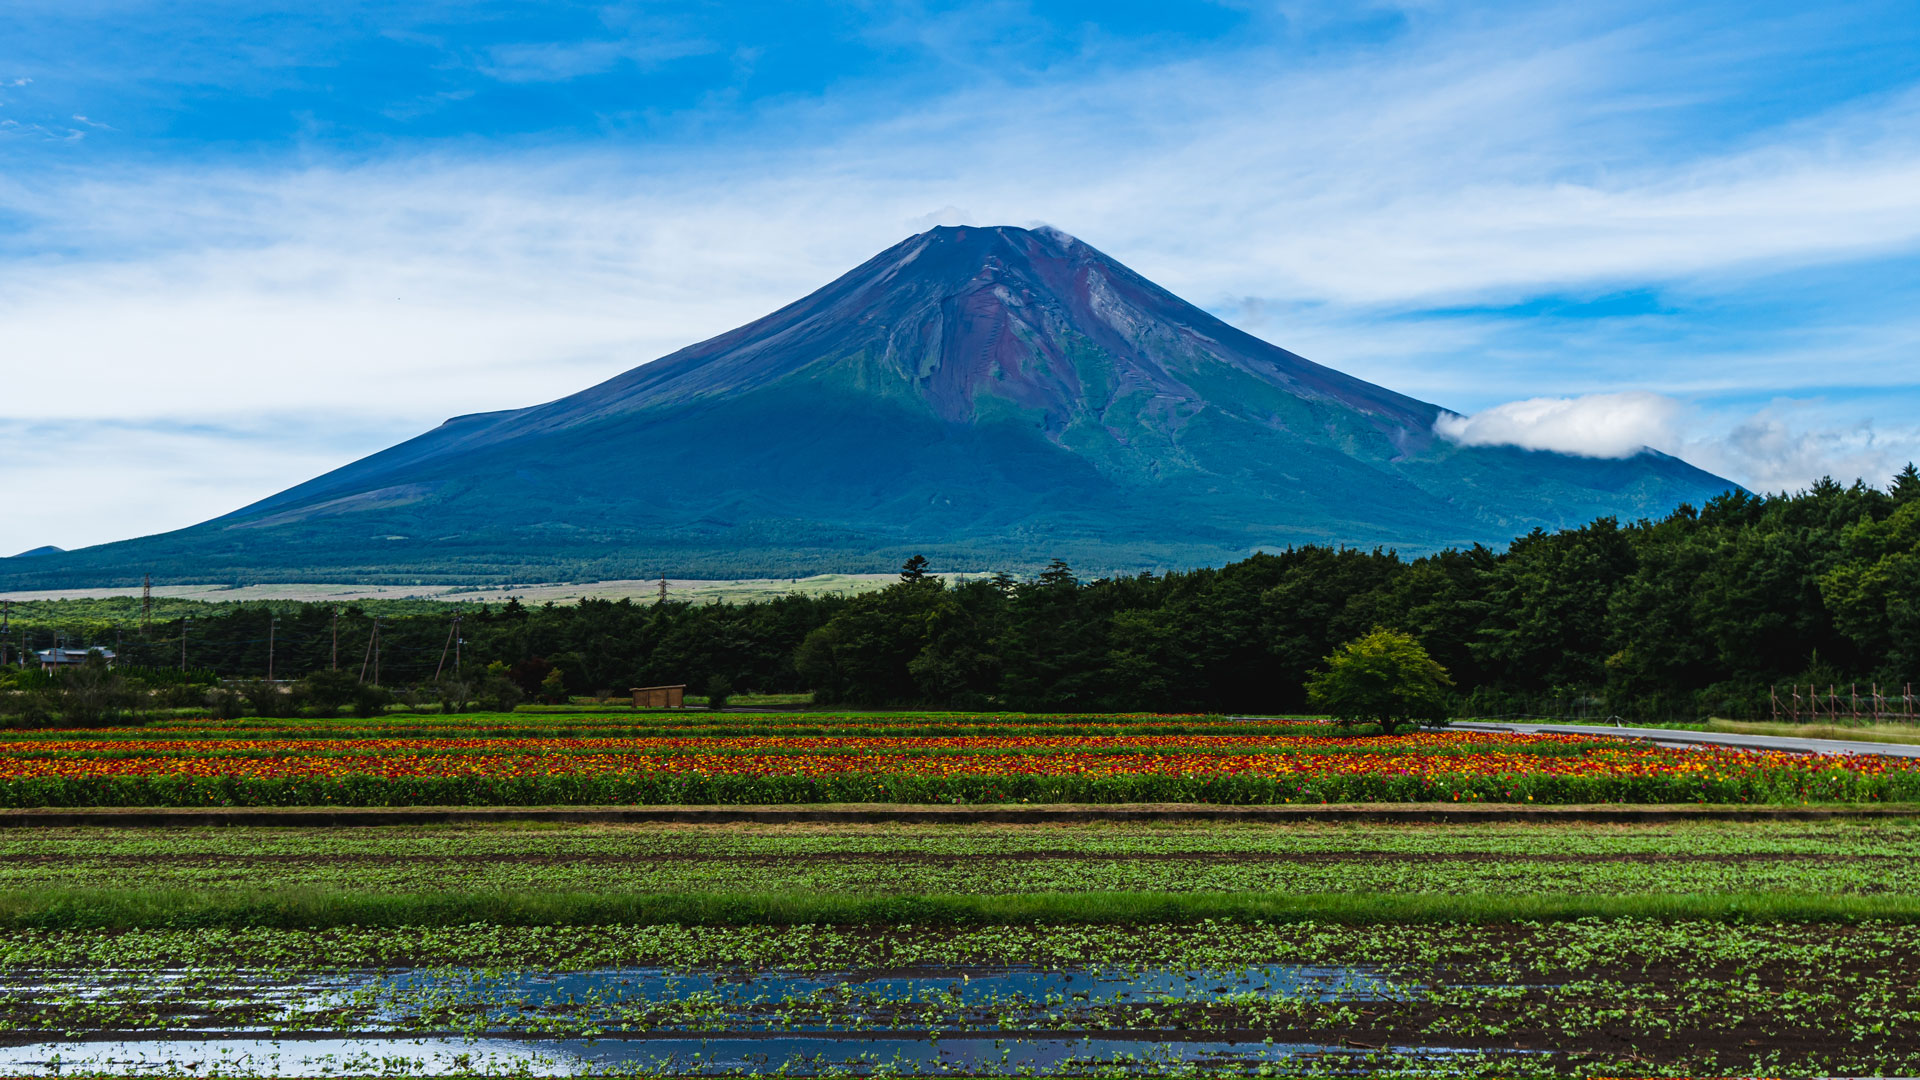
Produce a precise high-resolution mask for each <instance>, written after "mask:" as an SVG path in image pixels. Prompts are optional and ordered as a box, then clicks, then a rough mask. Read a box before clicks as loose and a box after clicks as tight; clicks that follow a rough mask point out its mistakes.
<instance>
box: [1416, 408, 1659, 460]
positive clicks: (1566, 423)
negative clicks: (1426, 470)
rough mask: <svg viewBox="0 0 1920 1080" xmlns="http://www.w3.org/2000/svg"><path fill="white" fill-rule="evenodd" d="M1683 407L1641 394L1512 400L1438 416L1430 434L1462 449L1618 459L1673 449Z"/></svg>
mask: <svg viewBox="0 0 1920 1080" xmlns="http://www.w3.org/2000/svg"><path fill="white" fill-rule="evenodd" d="M1684 411H1685V406H1683V405H1682V404H1681V403H1680V402H1678V401H1675V400H1674V399H1672V398H1669V397H1662V396H1661V395H1659V394H1650V393H1647V392H1645V391H1628V392H1626V393H1620V394H1588V395H1586V396H1584V397H1577V398H1528V399H1527V400H1525V401H1510V402H1508V403H1506V404H1505V405H1496V406H1494V407H1493V408H1491V409H1486V410H1484V411H1481V412H1477V413H1474V414H1473V415H1472V416H1457V415H1455V414H1453V413H1442V414H1441V416H1440V418H1439V419H1438V420H1436V421H1435V422H1434V425H1433V426H1434V430H1435V431H1437V432H1439V433H1440V434H1441V435H1443V436H1445V437H1446V438H1448V439H1452V440H1453V441H1454V442H1457V443H1460V444H1462V445H1465V446H1524V447H1526V448H1527V449H1529V450H1553V451H1557V452H1559V453H1562V454H1579V455H1581V456H1583V457H1603V458H1622V457H1629V456H1631V455H1633V454H1637V453H1639V452H1640V451H1642V450H1644V449H1646V448H1647V447H1649V446H1652V447H1656V448H1658V447H1665V446H1671V445H1673V444H1674V442H1675V441H1676V438H1677V435H1678V433H1679V429H1680V424H1679V421H1680V418H1681V416H1682V414H1683V413H1684Z"/></svg>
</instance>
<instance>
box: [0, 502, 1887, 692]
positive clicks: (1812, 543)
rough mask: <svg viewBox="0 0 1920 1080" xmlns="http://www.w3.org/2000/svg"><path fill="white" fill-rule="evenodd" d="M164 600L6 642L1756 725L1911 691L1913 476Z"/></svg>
mask: <svg viewBox="0 0 1920 1080" xmlns="http://www.w3.org/2000/svg"><path fill="white" fill-rule="evenodd" d="M118 610H119V611H120V612H121V614H122V615H123V616H124V613H125V610H126V609H125V608H124V607H123V608H121V609H118ZM174 610H177V611H179V612H180V613H179V614H174V615H173V617H171V618H156V619H155V620H154V621H153V622H152V624H151V626H150V627H149V628H147V629H146V630H145V632H144V633H143V632H142V630H141V628H140V626H139V623H138V620H137V619H134V620H131V621H129V620H128V619H126V618H124V617H120V618H117V619H112V620H109V619H105V618H102V617H99V616H97V615H96V616H94V617H87V616H85V615H82V614H76V613H75V609H74V608H72V607H71V606H68V607H65V608H62V607H61V605H57V604H56V605H48V606H43V607H41V608H38V609H37V608H36V606H35V605H31V604H17V605H15V608H14V612H13V620H12V626H11V633H10V634H9V635H8V638H9V640H8V642H7V645H8V648H9V649H10V650H11V651H12V654H13V655H14V656H18V655H19V652H18V651H19V649H20V648H21V647H23V646H27V647H34V648H45V647H47V646H50V645H52V644H54V643H55V641H57V640H62V641H66V642H68V643H71V644H76V645H95V646H100V647H104V648H115V647H116V646H117V647H118V650H119V655H120V659H121V662H122V664H123V666H124V667H126V669H127V670H129V671H132V672H135V673H138V672H140V671H142V670H145V671H147V672H149V673H150V675H151V676H152V677H154V678H156V679H158V680H159V681H168V680H175V681H177V680H179V679H180V678H182V675H181V674H180V672H187V673H189V674H188V676H187V677H189V678H201V679H205V678H212V677H214V676H218V677H221V678H226V679H255V680H257V679H261V678H263V677H265V676H266V675H267V674H268V673H269V669H270V667H271V672H272V674H273V675H274V677H275V678H277V679H281V680H287V679H294V678H298V677H301V676H303V675H306V674H309V673H312V672H316V671H323V670H327V671H331V670H335V669H338V670H342V671H346V672H349V673H351V674H352V675H353V677H354V678H355V679H356V681H364V682H369V683H374V682H377V683H380V684H383V685H386V686H389V687H394V688H396V689H397V688H402V687H408V686H418V685H419V684H423V683H431V682H433V681H435V680H436V679H440V680H444V679H447V678H449V677H475V676H477V675H478V673H480V672H481V671H483V670H484V669H486V667H487V666H488V665H499V666H497V667H495V668H494V671H495V672H496V673H500V672H503V671H504V672H506V673H507V674H508V676H509V677H510V678H511V679H513V681H515V682H516V683H518V684H520V685H521V687H522V689H523V690H524V691H525V692H527V693H528V694H539V693H541V690H542V687H545V688H546V689H547V690H548V691H551V690H552V689H553V688H554V687H556V686H559V685H564V687H565V688H566V690H567V692H569V693H572V694H583V695H587V694H591V695H609V694H617V693H621V692H624V690H625V689H626V688H627V687H630V686H645V685H656V684H664V683H685V684H688V685H689V686H690V687H691V688H692V692H693V693H696V694H698V693H701V692H703V691H708V690H713V691H717V692H718V693H720V694H721V695H723V696H724V695H725V694H726V693H727V692H729V691H732V692H736V693H739V692H747V691H756V692H763V693H774V692H790V691H809V690H810V691H813V692H814V694H815V702H816V703H817V704H823V705H853V706H869V707H879V706H918V707H942V706H945V707H954V708H968V709H976V708H996V709H1019V710H1024V711H1056V710H1072V711H1208V712H1213V711H1220V712H1284V711H1294V710H1299V709H1302V708H1303V707H1304V705H1305V697H1304V690H1303V687H1304V684H1305V682H1306V680H1307V678H1308V677H1309V675H1310V674H1311V673H1312V672H1313V671H1314V670H1315V669H1316V668H1317V667H1318V666H1319V665H1320V664H1321V663H1322V661H1323V658H1325V657H1326V656H1327V655H1328V653H1330V652H1331V651H1332V650H1333V649H1334V648H1335V647H1337V646H1339V645H1340V644H1341V643H1343V642H1346V641H1349V640H1351V639H1353V638H1356V637H1358V636H1360V635H1362V634H1365V633H1367V632H1368V631H1369V630H1371V629H1373V628H1375V627H1386V628H1389V629H1396V630H1401V631H1404V632H1406V633H1409V634H1411V635H1413V636H1414V637H1416V638H1417V639H1418V640H1419V641H1420V642H1421V644H1422V645H1424V646H1425V648H1426V649H1427V651H1428V652H1429V653H1430V654H1431V655H1432V656H1433V657H1434V658H1435V659H1437V660H1438V661H1439V662H1440V663H1441V664H1443V665H1445V667H1446V668H1447V670H1448V672H1449V673H1450V674H1451V676H1452V679H1453V682H1454V685H1455V692H1456V693H1457V695H1458V700H1457V701H1456V702H1455V711H1456V714H1457V715H1478V716H1508V715H1522V714H1531V715H1545V716H1619V717H1621V718H1624V719H1642V720H1654V719H1691V718H1695V717H1698V716H1706V715H1714V716H1722V717H1729V718H1750V717H1757V716H1763V715H1765V714H1766V713H1767V711H1768V695H1769V689H1770V687H1772V686H1774V685H1776V684H1782V683H1788V682H1798V683H1815V684H1820V685H1823V686H1824V685H1827V684H1837V685H1840V686H1842V687H1845V686H1847V685H1848V684H1852V683H1858V684H1860V685H1861V686H1862V687H1865V686H1866V685H1868V684H1870V683H1877V684H1880V685H1881V686H1883V687H1888V686H1891V687H1899V686H1902V685H1904V684H1907V683H1911V682H1917V681H1920V475H1916V473H1915V471H1914V467H1913V466H1912V465H1909V466H1907V468H1906V469H1905V470H1904V471H1902V472H1901V474H1900V475H1899V476H1898V477H1896V478H1895V479H1894V481H1893V482H1892V484H1890V485H1889V486H1888V487H1887V488H1886V489H1879V488H1874V487H1870V486H1867V485H1865V484H1860V483H1856V484H1854V485H1852V486H1843V485H1840V484H1838V483H1835V482H1833V481H1831V480H1823V481H1821V482H1820V483H1817V484H1815V485H1814V486H1813V487H1811V488H1809V489H1807V490H1804V491H1801V492H1798V493H1793V494H1781V495H1774V496H1757V495H1753V494H1750V493H1746V492H1732V493H1729V494H1727V495H1724V496H1721V497H1719V498H1717V499H1714V500H1713V501H1712V502H1710V503H1708V504H1706V505H1705V506H1702V507H1692V506H1682V507H1680V508H1678V509H1676V510H1675V511H1673V512H1672V513H1671V514H1669V515H1667V516H1666V517H1665V518H1662V519H1660V520H1658V521H1638V522H1632V523H1627V524H1622V523H1620V522H1617V521H1615V520H1612V519H1608V518H1602V519H1600V520H1597V521H1593V522H1591V523H1589V524H1587V525H1584V526H1582V527H1580V528H1576V529H1566V530H1562V531H1558V532H1551V533H1550V532H1544V531H1538V530H1536V531H1534V532H1532V533H1529V534H1527V535H1525V536H1522V537H1519V538H1517V539H1515V540H1514V541H1513V542H1512V543H1511V544H1510V545H1509V546H1508V547H1507V549H1506V550H1504V551H1494V550H1492V549H1489V548H1485V547H1474V548H1471V549H1467V550H1448V551H1443V552H1441V553H1439V554H1435V555H1431V556H1427V557H1422V558H1414V559H1406V558H1402V557H1400V556H1398V555H1397V554H1395V553H1394V552H1392V551H1387V550H1378V549H1376V550H1358V549H1352V548H1334V547H1314V546H1308V547H1298V548H1290V549H1288V550H1284V551H1279V552H1273V553H1261V554H1255V555H1253V556H1251V557H1249V558H1246V559H1243V560H1241V561H1239V562H1235V563H1231V564H1228V565H1226V566H1221V567H1218V568H1204V569H1195V570H1185V571H1177V572H1170V573H1165V574H1141V575H1137V576H1120V577H1098V578H1092V579H1082V577H1081V576H1080V575H1078V574H1076V573H1075V571H1074V570H1073V568H1071V567H1070V566H1068V565H1066V564H1065V563H1061V562H1056V563H1054V564H1053V565H1052V566H1051V567H1049V568H1047V569H1046V570H1044V571H1042V572H1040V573H1038V574H1037V575H1034V576H1032V577H1030V578H1026V579H1015V578H1013V577H1011V576H1008V575H998V576H994V577H976V578H972V579H970V580H957V579H956V580H947V579H943V578H941V577H939V576H937V575H932V574H929V573H927V571H926V566H925V562H924V560H921V559H918V558H916V559H915V560H913V561H912V562H910V563H909V564H908V565H907V566H906V567H905V568H904V569H903V571H902V573H901V577H900V580H899V581H898V582H896V583H895V584H892V585H889V586H887V587H886V588H884V589H881V590H878V591H876V592H871V593H866V594H862V595H856V596H818V597H804V596H797V595H796V596H788V597H783V598H780V599H776V600H772V601H767V602H758V603H742V604H721V603H707V604H691V603H685V602H675V601H671V600H669V601H666V602H662V603H650V602H633V601H629V600H622V601H618V602H611V601H595V600H589V601H586V602H583V603H580V604H577V605H569V606H564V607H562V606H544V607H528V606H524V605H522V604H520V603H518V602H509V603H507V604H504V605H493V606H480V605H467V604H460V605H451V604H447V605H438V606H436V605H434V604H432V603H416V604H411V605H407V606H404V607H401V608H398V609H384V610H382V609H373V608H369V607H355V606H338V605H326V604H293V603H276V604H263V603H248V604H233V605H218V606H214V605H199V606H198V607H196V608H194V609H193V610H196V611H198V612H199V613H198V614H194V615H191V616H188V615H187V614H186V613H185V612H186V611H187V610H188V609H186V608H176V609H174ZM171 613H172V612H168V614H171ZM456 616H458V618H459V622H458V624H457V625H456V624H455V622H454V619H455V617H456ZM167 669H175V670H174V671H173V672H171V673H168V674H165V675H163V674H162V673H164V672H167ZM0 670H5V669H0ZM555 670H558V671H559V672H560V675H559V676H554V675H553V674H552V673H553V672H554V671H555ZM195 672H198V673H200V674H199V675H193V674H192V673H195ZM6 678H8V676H5V675H0V680H4V679H6ZM15 678H16V681H21V682H22V683H23V684H24V677H18V676H16V677H15Z"/></svg>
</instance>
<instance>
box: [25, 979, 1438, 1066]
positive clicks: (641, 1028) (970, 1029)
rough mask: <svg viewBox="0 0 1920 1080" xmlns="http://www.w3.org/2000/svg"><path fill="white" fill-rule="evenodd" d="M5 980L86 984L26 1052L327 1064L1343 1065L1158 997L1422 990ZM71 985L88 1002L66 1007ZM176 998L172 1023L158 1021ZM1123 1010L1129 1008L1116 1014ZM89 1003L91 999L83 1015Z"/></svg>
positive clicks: (176, 1061) (930, 982) (44, 987)
mask: <svg viewBox="0 0 1920 1080" xmlns="http://www.w3.org/2000/svg"><path fill="white" fill-rule="evenodd" d="M0 992H4V993H6V994H8V995H11V996H13V997H15V999H16V1000H23V999H24V1000H38V1001H46V1002H65V1003H67V1004H66V1005H65V1006H56V1007H55V1009H54V1011H53V1012H50V1013H49V1014H48V1016H47V1021H48V1022H47V1023H46V1025H45V1028H44V1031H45V1041H41V1042H37V1043H29V1044H25V1045H16V1046H7V1047H0V1070H4V1071H5V1072H6V1073H8V1074H27V1075H37V1074H60V1073H74V1072H104V1073H118V1074H123V1075H134V1074H138V1075H167V1074H178V1075H197V1076H237V1075H254V1076H311V1075H321V1074H327V1075H352V1074H384V1075H434V1074H448V1073H469V1074H473V1073H478V1074H488V1073H521V1074H532V1075H567V1074H574V1073H580V1072H594V1073H606V1072H668V1073H683V1074H709V1073H772V1072H784V1073H785V1074H787V1075H824V1074H835V1075H841V1074H856V1075H867V1074H872V1073H894V1072H898V1073H910V1074H911V1073H929V1074H939V1073H949V1072H982V1071H991V1072H1005V1071H1007V1070H1034V1071H1038V1072H1043V1073H1074V1072H1085V1071H1091V1070H1094V1069H1096V1068H1097V1069H1099V1070H1101V1071H1104V1072H1107V1073H1112V1072H1115V1071H1121V1072H1133V1071H1138V1072H1146V1071H1152V1070H1154V1069H1158V1068H1165V1067H1167V1066H1170V1065H1181V1064H1183V1063H1184V1064H1185V1065H1186V1066H1187V1067H1200V1068H1207V1069H1220V1070H1224V1071H1241V1070H1245V1069H1250V1068H1253V1067H1256V1066H1258V1065H1260V1064H1262V1063H1271V1062H1275V1061H1280V1060H1284V1059H1289V1058H1301V1057H1303V1056H1307V1055H1312V1056H1320V1055H1327V1056H1329V1057H1331V1058H1333V1059H1334V1060H1332V1061H1329V1062H1328V1064H1329V1065H1330V1066H1333V1067H1335V1068H1338V1067H1339V1065H1340V1064H1343V1063H1345V1061H1346V1059H1347V1058H1349V1057H1350V1056H1351V1055H1353V1053H1354V1051H1353V1050H1352V1049H1350V1048H1347V1047H1341V1046H1331V1045H1317V1044H1305V1043H1296V1042H1275V1041H1269V1040H1263V1039H1258V1038H1255V1039H1251V1040H1250V1039H1248V1038H1247V1036H1246V1034H1245V1031H1244V1029H1242V1030H1238V1031H1236V1032H1234V1035H1235V1036H1237V1038H1236V1037H1229V1036H1228V1035H1227V1034H1225V1033H1224V1032H1221V1031H1215V1032H1202V1031H1193V1032H1191V1033H1188V1032H1180V1033H1177V1034H1176V1033H1174V1032H1170V1031H1162V1030H1157V1027H1158V1026H1160V1019H1159V1018H1156V1017H1154V1015H1153V1014H1152V1012H1151V1010H1152V1009H1153V1008H1154V1007H1155V1006H1160V1007H1161V1008H1162V1009H1165V1008H1166V1007H1168V1006H1175V1007H1184V1008H1192V1007H1194V1006H1208V1005H1212V1006H1220V1007H1227V1008H1234V1007H1248V1006H1258V1005H1260V1004H1261V1003H1263V1002H1272V1001H1274V1000H1276V999H1293V1000H1303V999H1304V1000H1316V1001H1326V1000H1353V1001H1368V1000H1373V1001H1377V1000H1382V999H1388V998H1395V997H1400V996H1403V995H1404V993H1405V992H1406V991H1405V990H1404V988H1401V989H1396V988H1395V987H1393V986H1391V985H1389V984H1388V983H1386V982H1385V981H1383V980H1382V979H1380V978H1379V977H1377V976H1376V975H1374V974H1372V973H1370V972H1368V971H1366V970H1362V969H1358V968H1335V967H1311V966H1301V965H1266V966H1254V967H1247V968H1242V969H1237V970H1233V971H1224V972H1221V971H1212V972H1209V971H1198V970H1158V971H1124V970H1117V969H1095V968H1088V969H1081V970H1077V971H1059V970H1054V971H1041V970H1029V969H1017V968H968V969H947V970H937V971H933V970H917V971H910V972H887V973H871V972H860V973H852V972H849V973H840V974H820V973H809V974H805V975H797V974H790V973H777V972H776V973H767V972H753V973H744V972H713V971H707V972H699V971H695V972H689V971H670V970H666V969H661V968H625V969H606V970H597V971H575V972H520V971H513V972H499V971H483V970H476V969H434V970H425V969H414V970H404V971H399V972H385V973H362V974H335V975H328V976H324V977H311V978H287V977H273V976H271V975H268V974H265V973H222V974H219V975H212V974H203V973H197V972H182V971H174V972H131V971H123V972H98V973H90V974H80V973H60V974H58V975H55V974H50V973H46V972H41V973H38V974H37V975H36V976H35V977H33V978H30V979H26V978H13V979H5V980H4V981H0ZM60 1007H64V1008H67V1009H70V1010H78V1011H75V1012H71V1013H70V1014H68V1019H67V1020H66V1021H56V1016H57V1015H58V1008H60ZM161 1014H164V1015H165V1016H166V1020H165V1021H163V1022H162V1023H159V1024H155V1023H152V1022H143V1018H151V1017H154V1016H157V1015H161ZM1116 1015H1124V1016H1127V1017H1129V1018H1130V1022H1128V1023H1126V1024H1124V1025H1116V1024H1115V1023H1114V1022H1113V1018H1114V1017H1115V1016H1116ZM81 1016H87V1017H90V1018H92V1020H91V1022H90V1023H88V1024H85V1025H77V1024H74V1023H73V1022H72V1020H74V1019H77V1018H79V1017H81ZM116 1018H119V1019H116ZM1120 1027H1124V1028H1126V1029H1127V1030H1119V1028H1120ZM163 1029H164V1030H163ZM76 1030H96V1031H97V1032H98V1034H97V1036H96V1037H94V1038H91V1039H89V1038H85V1037H76V1036H75V1035H74V1031H76ZM13 1034H14V1038H15V1039H19V1038H21V1037H22V1036H25V1037H27V1038H31V1037H32V1033H31V1031H30V1030H16V1031H15V1032H14V1033H13ZM1183 1036H1184V1037H1183ZM1414 1052H1417V1053H1421V1054H1445V1053H1448V1052H1449V1051H1446V1050H1445V1049H1443V1048H1423V1049H1419V1050H1417V1051H1414Z"/></svg>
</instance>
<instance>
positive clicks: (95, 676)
mask: <svg viewBox="0 0 1920 1080" xmlns="http://www.w3.org/2000/svg"><path fill="white" fill-rule="evenodd" d="M133 697H134V695H133V691H132V690H130V689H129V688H128V687H127V680H126V677H125V676H123V675H121V674H120V673H119V672H117V671H115V670H113V668H111V667H109V666H108V664H107V661H106V659H105V658H104V657H102V656H101V655H100V654H99V653H97V652H95V653H88V654H87V659H86V662H85V663H83V664H81V665H80V666H79V667H77V668H75V669H73V670H71V671H67V672H63V673H62V675H61V678H60V716H61V719H62V720H64V721H66V722H67V723H70V724H79V725H82V726H85V725H88V724H98V723H100V722H102V721H104V720H108V719H111V718H113V717H115V716H117V715H118V714H119V713H120V712H121V711H122V710H124V709H128V708H130V707H131V706H132V705H133Z"/></svg>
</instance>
